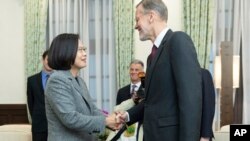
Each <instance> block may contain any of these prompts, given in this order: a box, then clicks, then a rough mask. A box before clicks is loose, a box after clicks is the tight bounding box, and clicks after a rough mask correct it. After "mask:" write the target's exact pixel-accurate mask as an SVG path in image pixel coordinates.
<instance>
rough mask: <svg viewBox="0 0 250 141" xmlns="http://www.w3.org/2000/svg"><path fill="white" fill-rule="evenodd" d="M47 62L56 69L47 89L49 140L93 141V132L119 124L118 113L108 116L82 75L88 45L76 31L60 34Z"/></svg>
mask: <svg viewBox="0 0 250 141" xmlns="http://www.w3.org/2000/svg"><path fill="white" fill-rule="evenodd" d="M48 64H49V66H50V67H51V68H52V69H53V70H54V72H53V73H52V74H51V75H50V78H49V80H48V82H47V85H46V89H45V105H46V115H47V119H48V141H92V140H96V136H94V135H93V133H99V132H102V131H104V129H105V126H106V125H107V126H109V127H111V128H114V129H115V128H118V127H117V126H116V121H115V114H113V115H109V116H107V117H105V116H104V115H103V114H102V112H101V111H100V110H99V109H97V107H96V106H95V105H94V104H93V102H92V100H91V97H90V95H89V91H88V89H87V86H86V84H85V82H84V81H83V79H82V78H81V77H79V76H78V72H79V71H80V69H81V68H84V67H86V66H87V54H86V47H84V46H83V43H82V42H81V41H80V40H79V35H77V34H66V33H65V34H60V35H58V36H57V37H55V38H54V40H53V41H52V44H51V46H50V51H49V56H48Z"/></svg>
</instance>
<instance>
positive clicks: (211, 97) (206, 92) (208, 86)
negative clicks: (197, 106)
mask: <svg viewBox="0 0 250 141" xmlns="http://www.w3.org/2000/svg"><path fill="white" fill-rule="evenodd" d="M202 94H203V98H202V119H201V137H210V138H211V137H213V129H212V126H213V119H214V113H215V88H214V84H213V78H212V76H211V74H210V72H209V71H208V70H206V69H202Z"/></svg>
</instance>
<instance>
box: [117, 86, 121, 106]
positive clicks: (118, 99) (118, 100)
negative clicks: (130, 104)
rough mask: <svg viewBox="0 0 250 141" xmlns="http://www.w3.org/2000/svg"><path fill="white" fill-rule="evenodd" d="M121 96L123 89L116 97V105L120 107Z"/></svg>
mask: <svg viewBox="0 0 250 141" xmlns="http://www.w3.org/2000/svg"><path fill="white" fill-rule="evenodd" d="M120 94H121V89H120V90H118V92H117V95H116V105H119V104H121V102H122V99H121V96H120Z"/></svg>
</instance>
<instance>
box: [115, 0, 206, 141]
mask: <svg viewBox="0 0 250 141" xmlns="http://www.w3.org/2000/svg"><path fill="white" fill-rule="evenodd" d="M135 19H136V25H135V29H137V30H138V32H139V37H140V40H141V41H146V40H150V41H151V42H152V43H153V44H154V46H153V47H152V52H151V54H150V55H149V56H148V60H147V70H146V76H145V77H146V78H145V100H144V101H142V102H140V103H139V104H138V105H136V106H134V107H133V108H131V109H129V110H128V111H127V113H126V112H120V113H119V114H120V115H119V116H120V120H121V121H120V122H123V121H128V124H132V123H135V122H136V121H139V120H143V133H144V134H143V136H144V137H143V139H144V141H154V140H155V141H160V140H162V141H198V140H200V127H201V116H202V78H201V69H200V65H199V62H198V59H197V54H196V50H195V47H194V44H193V41H192V39H191V38H190V37H189V36H188V35H187V34H186V33H184V32H173V31H172V30H171V29H169V27H168V26H167V21H168V10H167V7H166V5H165V4H164V2H163V1H162V0H142V1H140V2H139V4H138V5H137V6H136V14H135Z"/></svg>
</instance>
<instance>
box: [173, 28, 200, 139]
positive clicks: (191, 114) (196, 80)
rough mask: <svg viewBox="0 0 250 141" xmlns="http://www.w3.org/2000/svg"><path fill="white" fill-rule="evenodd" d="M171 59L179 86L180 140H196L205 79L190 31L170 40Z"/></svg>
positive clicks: (177, 33)
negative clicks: (202, 75) (203, 80)
mask: <svg viewBox="0 0 250 141" xmlns="http://www.w3.org/2000/svg"><path fill="white" fill-rule="evenodd" d="M170 59H171V67H172V71H173V75H174V79H175V83H176V87H177V103H178V106H179V126H180V127H179V128H180V132H179V137H180V138H179V140H181V141H195V140H198V139H199V138H200V126H201V114H202V86H201V84H202V80H201V69H200V65H199V62H198V59H197V54H196V51H195V47H194V44H193V41H192V40H191V38H190V37H189V36H188V35H187V34H185V33H183V32H175V33H174V34H173V36H172V38H171V40H170Z"/></svg>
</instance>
